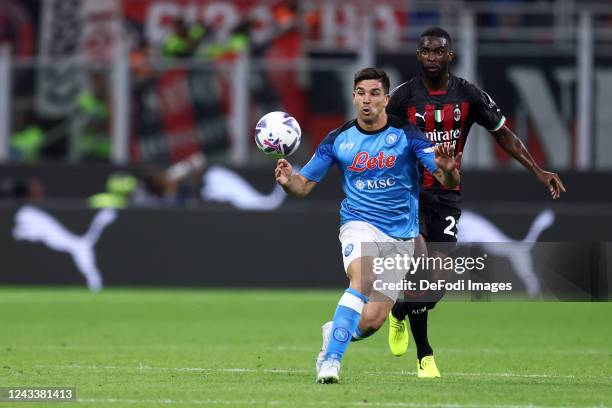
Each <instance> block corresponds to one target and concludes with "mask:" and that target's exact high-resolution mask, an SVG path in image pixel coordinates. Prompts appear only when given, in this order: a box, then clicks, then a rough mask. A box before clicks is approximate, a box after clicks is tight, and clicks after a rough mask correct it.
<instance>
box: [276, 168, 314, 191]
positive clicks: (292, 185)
mask: <svg viewBox="0 0 612 408" xmlns="http://www.w3.org/2000/svg"><path fill="white" fill-rule="evenodd" d="M292 173H293V167H292V166H291V164H290V163H289V162H288V161H287V160H285V159H278V162H276V169H274V177H276V182H277V183H278V184H279V185H280V186H281V187H282V188H283V190H285V192H286V193H287V194H290V195H292V196H295V197H300V198H302V197H306V196H307V195H308V194H310V192H311V191H312V189H313V188H314V186H316V185H317V182H316V181H312V180H308V179H307V178H306V177H304V176H302V175H301V174H292Z"/></svg>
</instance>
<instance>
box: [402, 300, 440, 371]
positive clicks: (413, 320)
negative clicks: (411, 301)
mask: <svg viewBox="0 0 612 408" xmlns="http://www.w3.org/2000/svg"><path fill="white" fill-rule="evenodd" d="M427 314H428V313H427V310H425V311H424V312H422V313H418V314H415V313H409V314H408V320H410V330H411V331H412V337H414V342H415V343H416V348H417V358H418V359H419V360H420V359H422V358H423V357H425V356H429V355H433V350H432V348H431V346H430V345H429V341H428V340H427ZM394 316H395V315H394Z"/></svg>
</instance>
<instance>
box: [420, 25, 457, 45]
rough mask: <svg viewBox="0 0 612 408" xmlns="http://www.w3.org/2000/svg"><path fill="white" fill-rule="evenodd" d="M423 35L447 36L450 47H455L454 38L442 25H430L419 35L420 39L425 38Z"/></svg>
mask: <svg viewBox="0 0 612 408" xmlns="http://www.w3.org/2000/svg"><path fill="white" fill-rule="evenodd" d="M423 37H438V38H446V42H447V43H448V48H449V49H451V50H452V49H453V40H452V39H451V36H450V34H449V33H448V31H446V30H445V29H443V28H441V27H429V28H428V29H427V30H425V31H423V32H422V33H421V36H420V37H419V41H420V40H422V39H423Z"/></svg>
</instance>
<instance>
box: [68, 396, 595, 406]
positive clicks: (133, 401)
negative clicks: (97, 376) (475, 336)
mask: <svg viewBox="0 0 612 408" xmlns="http://www.w3.org/2000/svg"><path fill="white" fill-rule="evenodd" d="M77 402H85V403H93V404H162V405H183V404H189V405H231V406H236V405H249V406H250V405H254V404H260V405H272V406H277V405H294V404H295V402H294V401H278V400H212V399H211V400H172V399H159V400H139V399H119V398H77ZM338 404H340V405H342V406H347V405H350V406H355V407H388V408H578V406H558V405H555V406H554V407H553V406H548V405H533V404H529V405H513V404H512V405H491V404H461V403H452V404H447V403H439V404H437V403H415V402H376V401H367V402H364V401H341V402H340V401H325V400H321V401H300V403H299V405H300V406H321V405H333V406H337V405H338ZM592 408H607V407H606V406H604V405H598V406H595V407H592Z"/></svg>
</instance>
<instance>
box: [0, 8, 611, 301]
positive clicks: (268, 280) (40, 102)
mask: <svg viewBox="0 0 612 408" xmlns="http://www.w3.org/2000/svg"><path fill="white" fill-rule="evenodd" d="M431 25H440V26H443V27H445V28H446V29H448V31H449V32H450V33H451V35H452V36H453V38H454V48H455V50H456V53H457V56H458V58H457V59H456V62H455V65H454V67H453V72H454V73H456V74H458V75H460V76H463V77H465V78H468V79H470V80H472V81H475V82H476V83H478V84H479V85H480V86H482V87H483V89H485V90H487V91H488V92H489V93H490V94H491V95H492V96H493V98H494V99H495V100H496V102H497V103H498V104H499V105H500V106H501V108H502V110H503V111H504V113H505V115H506V116H507V117H508V119H509V123H510V126H511V127H512V128H513V129H514V130H515V131H516V133H517V134H518V135H519V136H520V137H521V138H523V140H524V142H525V144H526V145H527V146H528V148H529V150H530V151H531V152H532V153H533V155H534V156H535V158H536V159H537V161H538V162H539V163H540V164H541V165H542V166H543V167H545V168H548V169H552V170H554V171H558V172H559V173H560V175H561V176H562V179H563V180H564V182H565V185H566V187H567V189H568V192H567V194H564V195H563V196H562V198H561V199H560V200H559V201H558V202H552V200H551V199H550V198H549V195H548V192H547V191H546V189H544V188H542V186H541V185H539V184H538V183H537V181H536V180H535V179H534V178H533V177H532V176H531V175H530V174H528V173H527V172H526V171H525V170H524V169H522V168H520V166H519V165H518V164H517V163H515V162H513V161H512V160H510V159H509V157H508V156H506V155H505V153H503V152H502V151H501V150H500V149H499V148H498V147H497V146H496V145H495V144H494V142H493V140H492V138H490V137H489V136H488V134H487V133H486V132H485V131H483V130H482V129H480V128H478V127H475V128H473V129H472V135H471V136H470V138H469V139H470V141H469V143H468V144H467V145H468V146H467V151H466V154H465V160H464V168H465V174H464V178H463V181H464V192H465V193H464V198H465V199H464V202H465V205H464V207H465V208H466V209H467V210H470V211H473V212H474V213H476V214H478V215H480V216H481V217H482V218H481V220H484V221H487V222H490V223H492V224H493V226H494V227H495V230H496V231H497V232H498V233H499V234H501V235H499V234H498V237H502V238H506V239H511V240H521V239H523V238H524V237H525V236H526V235H527V232H528V231H529V230H530V227H531V226H532V224H533V222H534V220H535V219H536V216H538V214H541V213H542V212H543V211H546V210H551V211H552V214H553V217H552V221H549V224H548V225H547V226H546V228H543V229H542V231H540V233H541V235H540V237H539V239H540V240H542V241H586V242H591V241H607V240H608V239H609V237H610V229H611V227H612V206H611V205H610V203H611V202H612V192H611V189H610V188H609V180H610V177H611V176H612V173H611V172H612V138H611V137H610V129H611V128H612V115H610V100H612V68H610V67H612V11H611V8H610V3H609V1H603V0H602V1H595V0H593V1H573V0H554V1H553V0H550V1H545V0H542V1H520V0H514V1H513V0H499V1H441V0H440V1H417V0H412V1H391V0H381V1H377V2H375V3H370V2H366V1H280V0H279V1H273V0H270V1H255V0H254V1H247V0H244V1H223V2H221V1H205V0H184V1H183V0H176V1H153V0H108V1H95V0H46V1H36V0H31V1H20V0H4V1H2V2H1V3H0V187H1V189H0V191H1V193H0V194H1V196H0V206H1V207H0V219H1V220H2V223H1V224H0V225H1V226H2V227H1V228H2V231H1V234H0V241H1V247H2V248H3V251H2V252H3V255H2V257H1V258H0V270H2V274H0V282H1V283H3V284H35V285H40V284H82V282H83V277H82V276H81V275H80V274H79V273H78V271H79V270H80V271H81V272H82V273H84V274H86V272H84V271H86V270H90V271H93V272H92V273H94V272H96V269H97V271H98V272H100V273H101V275H102V279H103V280H104V282H105V284H107V285H140V286H149V285H170V286H177V285H178V286H184V285H188V286H189V285H198V286H246V287H253V286H264V287H296V286H308V287H313V286H314V287H317V286H322V287H340V286H341V285H343V284H344V276H343V274H342V273H341V271H342V269H341V263H340V259H339V256H338V243H337V239H336V236H337V208H338V201H339V199H340V197H341V195H342V192H341V189H340V184H339V177H338V174H337V173H333V174H331V176H330V177H328V179H326V180H325V181H324V182H323V183H322V184H321V185H320V186H319V187H318V188H317V189H316V191H315V193H314V194H313V195H312V196H311V197H309V198H308V199H307V200H304V201H298V200H294V199H291V198H286V197H285V196H284V194H283V193H282V192H281V191H279V190H278V188H275V187H274V183H273V177H272V169H273V167H274V162H273V161H272V160H270V159H268V158H267V157H265V156H264V155H263V154H261V153H260V152H258V151H257V150H256V146H255V144H254V142H253V137H252V136H253V132H252V129H253V127H254V124H255V123H256V121H257V119H258V118H259V117H260V116H261V115H263V114H264V113H266V112H268V111H272V110H283V111H287V112H290V113H291V114H292V115H294V116H295V117H296V118H297V119H298V121H299V122H300V124H301V126H302V130H303V142H302V146H301V147H300V149H299V151H298V153H296V154H295V156H294V157H292V161H293V162H294V163H296V164H298V165H303V164H304V163H305V162H306V161H307V160H308V158H309V157H310V155H311V154H312V152H313V149H314V147H315V146H316V145H317V143H318V142H319V141H320V140H321V139H322V138H323V137H324V136H325V134H326V132H327V131H329V130H331V129H333V128H335V127H337V126H339V125H340V124H341V123H343V122H344V121H345V120H347V119H348V118H350V117H351V116H352V115H353V108H352V105H351V103H350V93H351V86H352V74H353V73H354V72H355V71H356V70H357V69H358V68H360V67H364V66H380V67H382V68H384V69H386V70H387V71H388V72H389V73H390V75H391V78H392V84H394V85H397V84H399V83H400V82H402V81H404V80H406V79H408V78H409V77H411V76H413V75H416V74H417V73H418V69H417V64H416V60H415V58H414V50H415V44H416V39H417V38H418V35H419V33H420V32H421V31H422V30H423V29H424V28H426V27H428V26H431ZM28 204H30V205H34V206H35V207H36V208H38V209H40V210H41V211H38V210H33V211H26V210H28V209H30V210H31V209H32V207H28V206H27V205H28ZM109 207H110V208H112V209H113V210H108V211H107V212H105V213H104V212H103V211H102V209H103V208H109ZM117 209H118V210H119V211H118V212H116V211H115V210H117ZM268 210H274V211H268ZM460 225H461V224H460ZM41 226H44V227H41ZM461 228H476V229H478V228H479V227H478V225H475V226H467V225H466V226H464V227H461ZM461 228H460V230H461ZM43 230H44V231H43ZM45 231H46V232H45ZM57 236H61V237H63V238H62V239H63V241H62V239H60V241H61V243H60V244H57V243H56V244H54V243H53V242H52V240H54V239H57ZM279 236H280V237H283V238H282V239H278V238H277V237H279ZM489 239H492V238H488V237H487V236H483V238H482V240H489ZM54 245H55V246H54ZM79 245H80V247H79ZM76 247H78V248H89V249H87V250H84V251H85V252H83V253H84V254H85V255H78V253H79V251H81V249H79V250H75V249H74V248H76ZM52 249H54V250H52ZM87 251H90V252H87ZM91 251H94V252H91ZM302 251H305V252H304V255H303V256H302V255H298V254H300V253H301V252H302ZM68 253H70V254H71V255H72V257H71V256H68ZM311 254H316V257H315V256H312V255H311ZM79 256H81V257H84V258H83V259H81V260H78V259H77V258H79ZM89 256H92V257H93V258H92V259H89V258H88V257H89ZM298 257H299V261H297V258H298ZM79 259H80V258H79ZM230 260H231V262H230ZM75 262H76V264H75ZM92 263H93V264H92ZM75 265H76V266H77V267H78V268H75ZM320 265H326V266H327V267H326V268H321V267H320ZM88 268H89V269H88ZM92 268H93V269H92ZM77 269H78V270H77ZM288 270H291V272H288ZM169 271H171V273H170V272H169ZM253 271H257V273H253ZM585 285H586V286H588V285H589V282H586V283H585ZM94 286H95V282H94ZM604 292H606V296H607V289H606V290H604ZM601 296H603V295H602V294H599V295H593V297H595V298H601Z"/></svg>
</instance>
